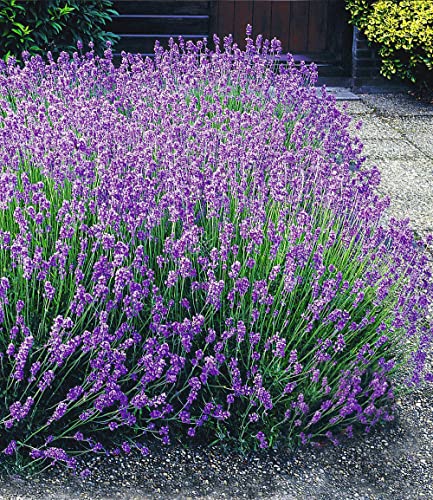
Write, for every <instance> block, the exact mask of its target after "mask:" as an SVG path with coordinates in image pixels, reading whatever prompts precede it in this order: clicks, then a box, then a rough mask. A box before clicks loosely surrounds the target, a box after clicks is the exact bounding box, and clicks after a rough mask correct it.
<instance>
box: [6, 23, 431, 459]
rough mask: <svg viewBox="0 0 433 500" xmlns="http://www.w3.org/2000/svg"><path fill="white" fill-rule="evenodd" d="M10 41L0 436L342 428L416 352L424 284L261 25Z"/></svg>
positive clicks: (45, 442)
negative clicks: (146, 43)
mask: <svg viewBox="0 0 433 500" xmlns="http://www.w3.org/2000/svg"><path fill="white" fill-rule="evenodd" d="M249 33H250V32H249V31H248V33H247V47H246V49H245V51H240V50H239V48H238V47H237V46H236V45H234V44H232V40H231V39H230V37H226V38H225V39H224V43H223V44H220V41H219V39H218V38H217V37H214V42H215V49H214V50H212V51H210V50H209V49H208V47H207V45H206V41H203V42H197V44H196V45H194V44H193V43H192V42H187V43H184V41H183V40H182V39H180V40H179V43H178V44H176V43H173V42H172V43H171V47H170V50H168V51H163V50H162V49H161V47H159V46H158V45H157V46H156V49H155V51H156V55H155V60H154V61H151V60H150V59H146V60H143V59H142V58H141V57H139V56H135V55H130V54H128V55H126V54H123V55H122V56H123V59H122V63H121V65H120V67H119V68H115V67H114V65H113V64H112V53H111V50H110V48H108V49H107V51H106V53H105V58H103V59H100V58H98V57H97V56H96V55H95V54H94V53H93V51H92V50H90V51H89V52H87V53H85V54H81V49H82V47H79V53H75V54H74V55H73V57H70V56H68V55H67V54H65V53H62V54H61V55H60V57H59V59H58V60H57V61H53V59H52V57H50V54H48V62H47V63H45V62H44V61H43V59H42V58H41V57H39V56H35V57H32V58H31V59H29V57H26V55H25V54H24V60H25V65H24V67H23V68H21V67H19V66H18V65H17V64H16V63H14V61H13V59H12V58H10V59H9V60H8V62H7V64H5V63H2V62H0V64H2V66H1V67H0V110H1V115H0V165H1V173H0V175H1V198H0V208H1V210H0V221H1V223H0V272H1V274H0V276H1V278H0V323H1V330H0V397H1V406H0V425H1V430H0V449H1V450H3V453H4V454H3V458H2V460H6V459H8V460H12V461H16V462H17V463H21V462H22V463H32V464H44V463H64V464H66V465H67V466H69V467H75V465H76V457H77V456H79V455H81V454H83V453H87V452H89V451H93V452H96V453H107V454H108V453H112V454H119V453H129V452H130V451H131V450H133V449H139V450H140V451H141V452H142V453H147V452H148V446H149V443H151V442H154V441H155V440H160V441H161V442H162V443H164V444H168V443H170V441H173V440H181V441H182V442H188V441H189V442H206V443H211V442H227V443H228V444H231V445H234V446H236V447H239V448H242V449H251V448H254V447H261V448H265V447H268V446H275V445H280V444H281V445H284V446H296V445H298V444H302V443H304V444H305V443H308V442H312V443H318V442H322V441H323V440H324V439H325V440H330V441H333V442H336V441H337V440H338V439H339V438H340V437H341V436H344V435H349V436H350V435H352V433H353V432H354V431H355V430H356V429H357V428H364V429H365V430H367V431H368V430H369V429H370V428H371V427H372V426H373V425H375V424H376V423H380V422H384V421H388V420H391V419H392V418H393V400H394V392H395V388H394V385H395V383H394V382H393V375H394V373H395V371H396V370H397V369H398V368H399V367H400V366H401V365H402V364H403V363H404V364H405V365H408V366H410V368H411V375H410V376H409V377H408V379H407V380H406V381H405V382H406V385H408V386H411V385H413V384H417V383H419V382H420V381H421V380H422V379H424V378H425V379H427V380H431V379H432V375H431V374H425V370H424V368H423V366H424V359H425V349H426V347H427V346H428V343H429V342H430V339H431V327H430V325H429V324H428V323H427V322H426V320H425V317H426V312H427V309H428V307H429V305H430V304H431V297H433V290H432V285H431V281H430V277H431V272H430V269H429V267H428V262H427V258H426V256H425V254H424V252H423V251H422V249H421V248H420V246H419V245H418V244H417V243H416V242H415V239H414V235H413V233H412V231H411V229H410V228H409V226H408V223H407V221H397V220H391V222H390V224H389V225H388V226H386V227H385V226H384V225H383V223H382V215H383V212H384V209H385V208H386V206H387V203H388V201H387V200H386V199H383V198H381V197H380V196H379V195H378V194H377V192H376V188H377V187H378V185H379V173H378V171H377V169H375V168H373V169H367V168H366V166H365V165H364V158H363V157H362V156H361V154H362V145H361V143H360V141H359V140H358V139H352V138H351V137H350V135H349V132H348V124H349V121H350V118H349V117H348V116H347V115H346V114H344V113H343V112H340V111H339V110H338V109H337V108H336V105H335V100H334V98H333V97H330V96H327V95H326V93H325V92H324V91H322V92H319V93H317V92H316V89H315V88H314V87H313V84H314V82H315V79H316V73H315V70H314V68H313V67H310V68H307V67H306V66H303V65H301V67H300V68H298V69H297V68H296V67H295V65H294V62H293V59H292V58H291V57H290V56H288V60H287V63H284V64H281V65H280V66H279V67H277V65H276V63H275V60H274V58H273V56H275V55H278V54H279V52H280V45H279V43H278V42H277V41H276V40H275V39H274V40H272V42H268V41H263V40H262V38H261V37H258V38H257V40H255V41H253V40H252V39H251V38H250V37H249V36H248V34H249Z"/></svg>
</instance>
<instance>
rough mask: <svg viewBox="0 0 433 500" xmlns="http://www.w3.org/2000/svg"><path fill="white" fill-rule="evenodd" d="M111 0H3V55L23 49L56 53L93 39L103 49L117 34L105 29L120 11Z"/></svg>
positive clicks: (0, 6) (0, 40) (17, 54)
mask: <svg viewBox="0 0 433 500" xmlns="http://www.w3.org/2000/svg"><path fill="white" fill-rule="evenodd" d="M112 5H113V2H112V0H86V1H85V2H82V1H80V0H48V1H39V0H27V1H19V0H18V1H17V0H0V57H1V58H4V57H9V56H10V55H13V56H15V57H17V58H19V57H20V55H21V52H23V51H24V50H25V51H28V52H29V53H30V54H31V55H33V54H38V53H41V54H43V53H46V52H47V51H48V50H50V51H51V52H52V53H53V55H54V56H56V55H58V54H59V53H60V52H61V51H66V52H70V51H72V50H76V42H77V41H78V40H81V41H82V42H83V44H84V45H87V44H88V43H89V42H90V41H92V42H93V43H94V46H95V50H96V51H97V52H101V51H102V50H103V48H104V47H105V42H106V41H111V42H114V41H116V40H117V35H114V34H113V33H110V32H107V31H105V29H104V28H105V25H106V24H107V23H109V22H110V20H111V16H113V15H116V14H117V12H116V11H114V10H113V9H111V7H112Z"/></svg>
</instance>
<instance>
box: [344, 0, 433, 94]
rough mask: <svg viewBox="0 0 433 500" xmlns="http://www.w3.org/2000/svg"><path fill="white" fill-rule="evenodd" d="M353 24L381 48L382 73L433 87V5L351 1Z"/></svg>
mask: <svg viewBox="0 0 433 500" xmlns="http://www.w3.org/2000/svg"><path fill="white" fill-rule="evenodd" d="M347 9H348V10H349V11H350V13H351V16H352V20H351V22H352V23H353V24H355V25H356V26H358V28H359V29H360V30H361V31H362V32H363V33H364V34H365V35H366V36H367V38H368V40H370V42H373V43H376V44H377V45H378V52H379V55H380V57H381V59H382V68H381V73H382V74H383V75H384V76H385V77H387V78H391V77H392V76H393V75H397V76H399V77H401V78H403V79H405V80H410V81H412V82H413V83H415V82H418V83H423V82H424V83H427V84H428V83H433V2H431V1H430V0H377V1H372V0H347Z"/></svg>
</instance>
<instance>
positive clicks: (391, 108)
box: [359, 93, 433, 116]
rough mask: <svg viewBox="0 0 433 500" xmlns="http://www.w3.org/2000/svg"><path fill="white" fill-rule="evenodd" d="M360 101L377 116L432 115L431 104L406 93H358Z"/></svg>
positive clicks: (432, 108)
mask: <svg viewBox="0 0 433 500" xmlns="http://www.w3.org/2000/svg"><path fill="white" fill-rule="evenodd" d="M359 97H360V99H361V102H362V103H364V104H366V105H367V106H369V107H370V108H372V109H373V110H374V112H375V113H376V114H377V115H378V116H433V106H432V105H431V104H427V103H422V102H419V101H417V100H416V99H415V98H413V97H411V96H410V95H408V94H407V93H399V94H395V93H393V94H360V95H359Z"/></svg>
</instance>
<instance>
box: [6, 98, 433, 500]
mask: <svg viewBox="0 0 433 500" xmlns="http://www.w3.org/2000/svg"><path fill="white" fill-rule="evenodd" d="M359 98H360V99H359V100H357V101H354V100H351V101H349V102H348V103H347V104H348V112H349V113H350V114H352V115H353V116H354V117H355V118H356V119H360V118H362V120H363V121H364V126H363V128H362V129H361V131H360V133H359V134H358V135H360V137H361V139H362V140H363V142H364V143H365V154H366V156H367V163H368V164H373V163H374V164H376V165H377V166H378V167H379V169H380V171H381V173H382V187H381V190H382V192H383V193H384V194H389V195H391V197H392V203H391V207H390V209H389V214H388V215H389V216H395V217H399V218H401V217H406V216H409V217H410V218H411V221H412V225H413V227H414V228H415V229H416V230H417V231H418V232H419V233H420V234H426V233H427V232H433V149H432V144H433V132H432V131H433V106H427V105H423V104H420V103H418V102H416V101H415V100H413V99H412V98H410V97H408V96H407V95H405V94H392V95H381V94H372V95H360V96H359ZM429 362H430V363H432V364H433V355H431V356H430V358H429ZM397 408H398V413H397V419H396V421H395V422H394V423H392V424H390V425H388V426H387V427H386V428H381V429H376V430H375V431H374V432H373V433H371V434H369V435H363V436H358V437H357V438H355V439H352V440H350V441H347V442H345V443H343V444H342V445H341V446H339V447H332V446H327V447H325V448H322V449H310V448H307V449H302V450H298V451H297V452H296V453H294V454H288V453H284V452H283V451H279V452H276V451H270V452H267V453H263V454H256V455H251V456H249V457H246V458H245V457H241V456H239V455H235V454H227V453H224V451H222V450H218V449H212V450H204V449H200V448H195V449H193V450H185V449H182V448H180V447H171V448H169V449H168V450H167V449H166V450H164V451H163V452H161V451H158V450H154V451H153V452H152V453H151V455H150V456H148V457H144V458H143V457H138V456H136V455H132V454H131V455H130V456H128V457H112V458H109V459H96V458H93V459H92V460H91V461H90V462H89V464H87V465H90V466H91V467H92V468H93V469H94V474H93V475H92V477H91V478H88V479H81V478H79V477H74V476H71V475H69V474H68V473H67V472H65V471H56V473H55V474H48V473H45V474H43V475H41V476H38V477H35V478H32V479H31V480H30V479H29V478H25V477H22V478H19V477H15V478H14V477H7V478H6V477H3V479H1V478H0V498H2V499H3V498H4V499H9V498H10V499H12V498H14V499H15V498H23V499H24V498H28V499H38V498H56V499H62V498H68V499H69V498H77V499H78V498H80V499H84V498H92V499H96V498H101V499H102V498H107V499H108V498H122V499H135V498H136V499H138V498H197V497H200V498H209V499H212V498H214V499H222V498H273V499H298V498H299V499H303V498H320V499H353V498H357V499H393V500H394V499H419V498H427V499H432V498H433V483H432V478H433V440H432V437H431V436H432V435H433V385H432V384H430V385H423V386H422V387H419V388H418V389H417V390H416V391H414V392H413V393H411V394H409V395H405V396H404V397H403V396H402V397H401V399H400V400H398V401H397ZM84 466H85V464H83V467H84Z"/></svg>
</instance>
